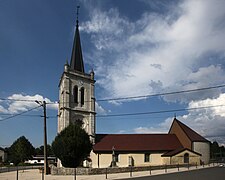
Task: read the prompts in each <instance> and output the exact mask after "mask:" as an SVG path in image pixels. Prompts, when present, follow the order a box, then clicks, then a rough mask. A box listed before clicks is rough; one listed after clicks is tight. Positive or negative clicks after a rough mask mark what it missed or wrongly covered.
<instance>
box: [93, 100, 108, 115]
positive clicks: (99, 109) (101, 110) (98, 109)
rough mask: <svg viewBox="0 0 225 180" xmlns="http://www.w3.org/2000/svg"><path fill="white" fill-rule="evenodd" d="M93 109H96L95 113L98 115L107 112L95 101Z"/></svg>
mask: <svg viewBox="0 0 225 180" xmlns="http://www.w3.org/2000/svg"><path fill="white" fill-rule="evenodd" d="M95 109H96V113H97V114H98V115H106V114H107V112H108V111H107V110H105V109H104V108H103V107H102V106H101V105H99V104H98V103H97V102H95Z"/></svg>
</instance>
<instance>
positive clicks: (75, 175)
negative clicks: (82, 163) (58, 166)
mask: <svg viewBox="0 0 225 180" xmlns="http://www.w3.org/2000/svg"><path fill="white" fill-rule="evenodd" d="M76 179H77V171H76V168H74V180H76Z"/></svg>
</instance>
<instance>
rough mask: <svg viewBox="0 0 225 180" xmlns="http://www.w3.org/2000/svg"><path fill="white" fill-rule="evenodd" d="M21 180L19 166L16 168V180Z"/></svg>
mask: <svg viewBox="0 0 225 180" xmlns="http://www.w3.org/2000/svg"><path fill="white" fill-rule="evenodd" d="M18 179H19V170H18V166H17V167H16V180H18Z"/></svg>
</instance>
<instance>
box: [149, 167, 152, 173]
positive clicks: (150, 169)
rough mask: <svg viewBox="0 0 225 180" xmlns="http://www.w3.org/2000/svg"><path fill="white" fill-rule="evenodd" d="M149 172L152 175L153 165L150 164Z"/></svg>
mask: <svg viewBox="0 0 225 180" xmlns="http://www.w3.org/2000/svg"><path fill="white" fill-rule="evenodd" d="M149 173H150V175H152V168H151V166H149Z"/></svg>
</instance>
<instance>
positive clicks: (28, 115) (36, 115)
mask: <svg viewBox="0 0 225 180" xmlns="http://www.w3.org/2000/svg"><path fill="white" fill-rule="evenodd" d="M0 116H13V114H0ZM20 116H24V117H40V116H41V115H38V114H27V115H20Z"/></svg>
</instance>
